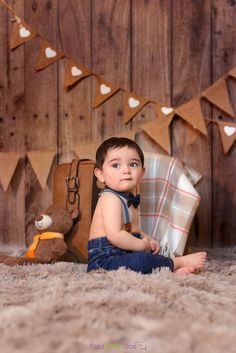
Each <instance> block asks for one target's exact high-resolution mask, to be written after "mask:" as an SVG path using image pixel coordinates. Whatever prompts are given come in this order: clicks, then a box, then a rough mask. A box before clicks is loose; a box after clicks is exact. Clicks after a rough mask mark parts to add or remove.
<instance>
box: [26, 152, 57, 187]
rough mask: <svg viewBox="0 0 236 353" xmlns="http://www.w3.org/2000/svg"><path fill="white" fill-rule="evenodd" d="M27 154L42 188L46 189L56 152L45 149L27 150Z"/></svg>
mask: <svg viewBox="0 0 236 353" xmlns="http://www.w3.org/2000/svg"><path fill="white" fill-rule="evenodd" d="M27 156H28V159H29V161H30V163H31V166H32V168H33V170H34V172H35V175H36V176H37V179H38V181H39V183H40V185H41V187H42V189H44V188H45V186H46V184H47V179H48V175H49V172H50V169H51V166H52V162H53V159H54V156H55V152H54V151H45V150H43V151H40V150H39V151H29V152H27Z"/></svg>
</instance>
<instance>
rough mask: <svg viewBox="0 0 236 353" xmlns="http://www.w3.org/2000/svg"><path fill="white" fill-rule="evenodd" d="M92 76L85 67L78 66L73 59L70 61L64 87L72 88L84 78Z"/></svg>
mask: <svg viewBox="0 0 236 353" xmlns="http://www.w3.org/2000/svg"><path fill="white" fill-rule="evenodd" d="M90 74H91V72H90V71H89V70H88V69H87V68H86V67H85V66H83V65H81V64H78V63H77V62H76V61H74V60H72V59H68V62H67V66H66V72H65V80H64V87H65V88H67V87H69V86H72V85H73V84H75V83H76V82H78V81H80V80H81V79H82V78H84V77H87V76H89V75H90Z"/></svg>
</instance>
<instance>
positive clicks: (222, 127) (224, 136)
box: [217, 121, 236, 154]
mask: <svg viewBox="0 0 236 353" xmlns="http://www.w3.org/2000/svg"><path fill="white" fill-rule="evenodd" d="M217 125H218V127H219V131H220V136H221V142H222V146H223V150H224V153H225V154H226V153H228V151H229V150H230V148H231V146H232V145H233V143H234V141H235V139H236V124H232V123H227V122H223V121H217Z"/></svg>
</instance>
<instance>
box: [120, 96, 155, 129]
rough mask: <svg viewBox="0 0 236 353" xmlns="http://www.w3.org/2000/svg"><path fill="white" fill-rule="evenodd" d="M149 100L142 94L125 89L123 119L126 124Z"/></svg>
mask: <svg viewBox="0 0 236 353" xmlns="http://www.w3.org/2000/svg"><path fill="white" fill-rule="evenodd" d="M148 102H150V101H149V100H147V99H146V98H144V97H142V96H138V95H137V94H134V93H132V92H127V91H124V114H123V119H124V122H125V124H127V123H128V122H129V121H130V120H131V119H132V118H133V117H134V116H135V115H136V114H137V113H138V112H139V111H140V110H141V109H142V108H143V107H144V106H145V105H146V104H147V103H148Z"/></svg>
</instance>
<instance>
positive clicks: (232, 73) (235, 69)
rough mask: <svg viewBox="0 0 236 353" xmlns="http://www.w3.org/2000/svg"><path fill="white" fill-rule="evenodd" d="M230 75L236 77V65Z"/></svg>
mask: <svg viewBox="0 0 236 353" xmlns="http://www.w3.org/2000/svg"><path fill="white" fill-rule="evenodd" d="M229 76H232V77H234V78H236V67H235V68H234V69H232V70H230V72H229Z"/></svg>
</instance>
